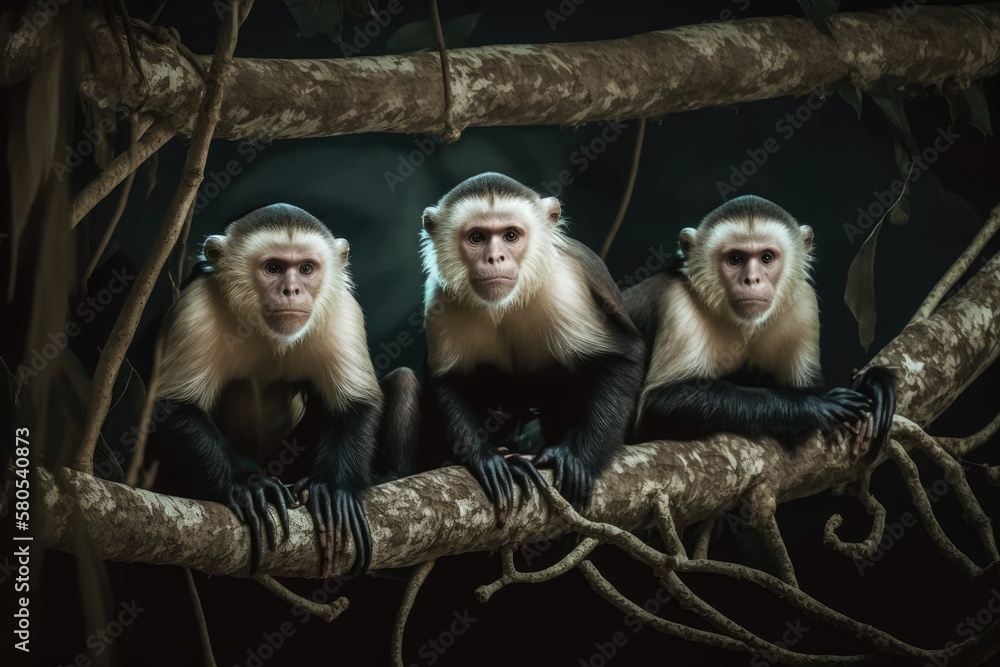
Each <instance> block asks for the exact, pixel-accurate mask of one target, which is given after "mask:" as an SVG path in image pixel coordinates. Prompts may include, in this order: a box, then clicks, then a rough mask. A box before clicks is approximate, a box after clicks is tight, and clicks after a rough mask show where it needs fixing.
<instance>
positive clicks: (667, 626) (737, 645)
mask: <svg viewBox="0 0 1000 667" xmlns="http://www.w3.org/2000/svg"><path fill="white" fill-rule="evenodd" d="M577 568H578V569H579V570H580V572H582V573H583V576H584V577H586V579H587V583H588V584H590V588H591V589H592V590H593V591H594V592H595V593H597V594H598V595H600V596H601V597H602V598H604V599H605V600H607V601H608V602H610V603H611V604H612V605H613V606H615V607H617V608H618V609H619V611H621V612H623V613H625V614H629V615H630V616H634V617H635V618H637V619H639V620H640V621H642V623H643V624H644V625H647V626H649V627H651V628H653V629H654V630H657V631H658V632H662V633H664V634H667V635H671V636H673V637H679V638H681V639H686V640H689V641H695V642H698V643H701V644H707V645H709V646H716V647H718V648H724V649H729V650H730V651H740V652H742V653H752V652H753V649H751V648H750V647H749V646H747V645H746V644H745V643H743V642H741V641H737V640H735V639H733V638H731V637H727V636H726V635H720V634H718V633H716V632H709V631H707V630H699V629H698V628H691V627H688V626H686V625H684V624H682V623H677V622H675V621H668V620H667V619H665V618H660V617H659V616H655V615H653V614H651V613H649V612H648V611H646V610H645V609H643V608H642V607H640V606H639V605H637V604H636V603H634V602H632V601H631V600H629V599H628V598H627V597H625V596H624V595H623V594H622V593H621V592H620V591H619V590H618V589H617V588H615V587H614V586H613V585H612V584H611V582H610V581H608V580H607V579H605V578H604V577H603V576H602V575H601V572H600V570H598V569H597V566H595V565H594V564H593V563H591V562H590V561H589V560H585V561H583V562H582V563H580V564H579V565H578V566H577Z"/></svg>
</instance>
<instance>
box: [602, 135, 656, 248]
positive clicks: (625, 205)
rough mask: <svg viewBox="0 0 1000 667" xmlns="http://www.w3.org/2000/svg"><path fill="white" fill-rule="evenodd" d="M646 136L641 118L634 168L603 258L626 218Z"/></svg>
mask: <svg viewBox="0 0 1000 667" xmlns="http://www.w3.org/2000/svg"><path fill="white" fill-rule="evenodd" d="M645 136H646V119H645V118H640V119H639V130H638V131H637V132H636V135H635V146H634V147H633V149H632V168H631V170H630V171H629V174H628V183H626V184H625V194H624V195H622V202H621V204H619V205H618V213H616V214H615V220H614V222H612V223H611V229H610V231H608V235H607V237H606V238H605V239H604V245H602V246H601V252H600V255H601V259H607V257H608V251H609V250H611V244H612V243H613V242H614V240H615V237H616V236H618V230H619V229H620V228H621V226H622V221H623V220H624V219H625V212H626V211H628V205H629V204H630V203H631V202H632V189H633V188H634V187H635V179H636V176H638V174H639V158H640V157H641V156H642V140H643V138H644V137H645Z"/></svg>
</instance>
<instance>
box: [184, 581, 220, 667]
mask: <svg viewBox="0 0 1000 667" xmlns="http://www.w3.org/2000/svg"><path fill="white" fill-rule="evenodd" d="M184 578H185V579H187V585H188V593H189V594H190V595H191V605H192V606H193V607H194V619H195V621H197V622H198V636H199V637H200V638H201V656H202V660H203V661H204V663H205V667H216V663H215V655H214V654H213V653H212V636H211V635H210V634H208V624H207V623H206V622H205V611H204V610H203V609H202V608H201V598H200V597H199V596H198V587H197V586H195V583H194V575H192V574H191V568H189V567H186V568H184Z"/></svg>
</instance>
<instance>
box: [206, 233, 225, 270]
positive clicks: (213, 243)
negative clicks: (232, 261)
mask: <svg viewBox="0 0 1000 667" xmlns="http://www.w3.org/2000/svg"><path fill="white" fill-rule="evenodd" d="M225 252H226V237H225V236H219V235H218V234H215V235H213V236H209V237H208V238H207V239H205V259H207V260H208V261H209V262H211V263H212V264H215V263H216V262H218V261H219V260H220V259H222V255H223V254H225Z"/></svg>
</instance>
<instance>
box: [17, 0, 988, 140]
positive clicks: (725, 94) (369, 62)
mask: <svg viewBox="0 0 1000 667" xmlns="http://www.w3.org/2000/svg"><path fill="white" fill-rule="evenodd" d="M832 24H833V33H834V35H835V36H836V40H832V39H819V38H817V34H816V29H815V27H814V26H813V25H812V23H811V22H810V21H808V20H806V19H795V18H789V17H776V18H760V19H743V20H739V21H731V22H722V23H711V24H703V25H694V26H685V27H680V28H673V29H670V30H662V31H658V32H652V33H647V34H643V35H636V36H634V37H629V38H626V39H617V40H610V41H606V42H580V43H567V44H545V45H507V46H487V47H478V48H468V49H455V50H450V51H448V62H449V68H450V75H451V76H450V80H451V87H452V90H453V93H454V100H453V107H452V109H451V113H450V115H449V118H450V121H451V123H452V125H453V127H454V128H455V129H457V130H461V129H463V128H465V127H470V126H488V125H515V124H516V125H578V124H581V123H585V122H588V121H594V120H601V119H609V118H610V119H624V118H656V117H658V116H662V115H664V114H667V113H671V112H675V111H685V110H690V109H699V108H703V107H712V106H724V105H733V104H739V103H743V102H750V101H754V100H761V99H768V98H772V97H778V96H781V95H803V94H806V93H808V92H809V91H812V90H814V89H816V88H817V87H819V86H822V85H823V84H830V83H833V82H835V81H840V80H843V79H849V80H850V81H851V82H852V83H853V84H854V85H856V86H858V87H860V88H862V89H866V88H868V87H869V86H871V85H872V84H874V83H875V82H877V81H879V80H880V79H881V78H882V77H884V76H892V77H895V79H894V80H895V81H898V83H899V84H900V85H902V84H909V83H919V84H924V85H941V84H944V83H945V82H946V81H949V80H954V81H955V82H956V83H957V84H958V85H959V86H960V87H964V85H965V84H967V83H968V82H970V81H973V80H977V79H980V78H983V77H986V76H992V75H995V74H998V73H1000V11H997V10H996V9H994V8H991V7H989V6H977V5H969V6H963V7H920V8H917V7H907V8H906V9H895V10H887V11H884V12H875V13H867V12H866V13H856V14H850V13H845V14H836V15H834V16H833V19H832ZM96 30H97V33H98V34H97V35H96V36H95V40H94V41H95V43H96V46H95V49H96V50H97V53H98V59H97V61H98V62H99V63H100V65H99V66H98V69H97V71H94V72H89V73H85V76H84V79H83V82H82V84H81V85H82V90H83V92H84V93H85V94H86V95H88V96H90V97H91V98H92V99H94V100H96V101H97V102H98V103H99V104H101V105H102V106H105V107H116V108H123V109H128V110H136V109H140V108H141V109H142V110H146V111H151V112H153V113H155V114H156V115H158V116H159V117H161V118H165V119H168V120H169V122H170V124H171V125H172V126H174V127H176V128H178V130H179V132H180V133H181V134H183V135H185V136H190V135H191V133H192V132H193V129H194V125H195V120H196V118H197V114H198V106H199V102H200V100H201V93H202V90H203V82H202V78H201V76H200V75H199V73H198V69H197V68H196V67H195V65H194V64H192V62H191V61H190V60H189V59H188V58H187V57H185V56H184V55H183V54H181V53H179V52H178V50H177V49H176V48H174V47H173V46H172V45H170V44H167V43H161V42H158V41H156V40H155V39H153V38H152V37H150V36H149V35H148V34H141V33H140V34H139V35H137V42H138V47H139V53H140V58H141V61H142V65H143V71H144V72H145V74H146V78H147V81H146V82H145V83H143V82H140V80H139V77H138V75H137V74H136V72H135V71H134V70H132V69H130V70H129V74H128V76H126V77H124V78H123V77H121V75H120V74H121V62H120V55H119V53H118V48H117V47H116V45H115V43H114V40H113V39H112V38H111V36H110V33H109V31H108V29H107V27H106V26H104V27H101V26H98V27H97V28H96ZM39 48H40V47H39V45H38V44H34V43H33V42H32V41H31V40H29V39H26V38H25V36H24V35H21V34H19V33H15V34H14V36H13V37H12V39H11V40H10V41H9V42H8V44H7V45H6V48H5V49H4V50H3V51H2V52H0V86H2V85H9V84H10V83H12V82H13V81H16V80H17V78H18V77H19V76H23V75H24V74H25V72H26V64H27V63H30V62H33V61H34V59H35V55H34V53H33V52H32V49H35V50H37V49H39ZM26 52H27V53H26ZM199 59H200V60H199ZM196 60H198V61H199V64H200V67H202V68H203V69H207V66H208V61H209V58H208V57H205V56H198V57H196ZM734 63H739V66H734V65H733V64H734ZM226 83H227V94H226V99H225V103H224V105H223V107H222V111H221V116H220V118H219V123H218V126H217V127H216V137H218V138H224V139H250V138H260V139H282V138H293V137H320V136H331V135H338V134H356V133H362V132H405V133H427V134H430V133H435V132H438V131H439V130H440V128H441V113H440V110H441V103H440V100H441V59H440V57H439V55H438V54H435V53H415V54H409V55H398V56H397V55H393V56H378V57H358V58H339V59H332V60H264V59H251V58H245V59H237V60H236V61H234V63H233V68H232V71H231V73H230V74H229V76H228V77H227V81H226Z"/></svg>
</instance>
